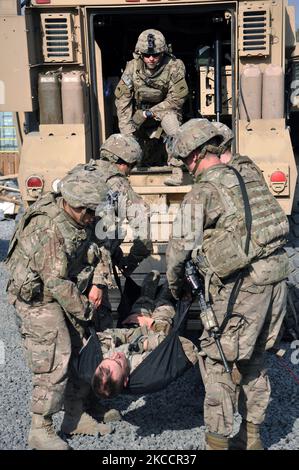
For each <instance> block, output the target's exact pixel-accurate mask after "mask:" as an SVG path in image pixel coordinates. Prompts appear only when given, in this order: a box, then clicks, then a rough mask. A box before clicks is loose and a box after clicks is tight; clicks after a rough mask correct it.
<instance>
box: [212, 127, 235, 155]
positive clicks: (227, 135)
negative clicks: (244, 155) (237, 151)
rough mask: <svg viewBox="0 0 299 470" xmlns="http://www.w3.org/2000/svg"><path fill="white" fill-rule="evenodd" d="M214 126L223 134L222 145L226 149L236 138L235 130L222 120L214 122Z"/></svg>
mask: <svg viewBox="0 0 299 470" xmlns="http://www.w3.org/2000/svg"><path fill="white" fill-rule="evenodd" d="M213 126H215V127H216V129H217V130H218V132H219V134H221V135H222V137H223V142H222V144H221V147H222V149H223V150H224V151H225V150H226V149H227V148H229V147H230V145H231V143H232V140H233V138H234V134H233V131H232V130H231V129H230V128H229V127H228V126H226V125H225V124H223V123H222V122H213Z"/></svg>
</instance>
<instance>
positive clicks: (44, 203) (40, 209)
mask: <svg viewBox="0 0 299 470" xmlns="http://www.w3.org/2000/svg"><path fill="white" fill-rule="evenodd" d="M54 201H55V198H54V195H53V194H52V193H49V194H47V195H46V196H44V197H43V198H41V199H40V200H38V201H37V202H35V204H32V206H31V207H30V208H29V209H28V210H27V211H26V212H25V214H24V215H23V217H22V218H21V220H20V222H19V223H18V225H17V227H16V230H15V232H14V234H13V237H12V239H11V242H10V245H9V249H8V253H7V257H6V261H5V262H6V263H8V262H9V260H10V258H11V256H12V254H13V252H14V250H15V248H16V246H17V244H18V242H19V237H20V234H21V233H22V232H23V230H24V228H25V227H26V226H27V225H28V223H29V222H30V220H31V219H32V218H33V217H35V216H37V215H48V211H47V210H46V208H49V206H50V205H51V204H53V202H54ZM55 205H56V204H55ZM57 211H58V208H57ZM32 248H35V250H34V252H35V253H36V252H37V251H38V247H32Z"/></svg>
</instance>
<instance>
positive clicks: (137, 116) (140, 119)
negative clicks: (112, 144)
mask: <svg viewBox="0 0 299 470" xmlns="http://www.w3.org/2000/svg"><path fill="white" fill-rule="evenodd" d="M132 120H133V122H134V124H135V126H136V128H137V129H139V127H140V126H142V124H143V123H144V121H146V117H145V116H144V114H143V111H142V109H137V111H136V112H135V113H134V115H133V117H132Z"/></svg>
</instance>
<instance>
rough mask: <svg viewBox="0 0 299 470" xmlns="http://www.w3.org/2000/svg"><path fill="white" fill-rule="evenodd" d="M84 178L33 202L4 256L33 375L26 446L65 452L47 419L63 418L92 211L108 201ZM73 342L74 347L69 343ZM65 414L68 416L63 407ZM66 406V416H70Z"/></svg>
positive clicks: (87, 421)
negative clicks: (81, 277)
mask: <svg viewBox="0 0 299 470" xmlns="http://www.w3.org/2000/svg"><path fill="white" fill-rule="evenodd" d="M107 192H108V188H107V186H105V185H104V184H101V187H96V186H95V185H94V184H93V183H91V182H90V181H89V180H86V178H85V176H84V175H80V174H79V173H77V174H76V175H70V176H69V178H68V179H66V180H65V181H64V182H63V184H62V185H61V194H54V193H48V194H46V195H44V196H42V197H41V198H40V199H38V200H37V201H36V202H35V203H34V204H33V205H32V206H30V208H29V209H28V210H27V211H26V212H25V214H24V215H23V217H22V219H21V220H20V222H19V224H18V226H17V229H16V232H15V234H14V236H13V238H12V240H11V243H10V247H9V250H8V257H7V261H6V263H7V267H8V269H9V271H10V280H9V283H8V293H9V299H10V302H11V303H12V304H13V305H14V306H15V308H16V311H17V317H18V320H19V322H18V323H19V325H20V330H21V334H22V337H23V339H24V347H25V351H26V356H27V360H28V366H29V367H30V369H31V371H32V374H33V392H32V402H31V413H32V422H31V429H30V432H29V440H28V442H29V446H30V447H31V448H35V449H44V450H48V449H49V450H54V449H56V450H64V449H69V446H68V444H67V443H66V442H65V441H64V440H63V439H61V438H60V437H59V436H58V435H57V434H56V433H55V431H54V428H53V424H52V415H53V414H54V413H56V412H58V411H60V410H61V407H62V403H63V398H64V392H65V389H66V385H67V377H68V364H69V359H70V356H71V350H72V349H74V348H75V347H77V348H80V347H81V346H82V344H81V343H82V339H83V337H84V334H85V327H87V326H88V325H89V323H90V321H91V319H92V309H91V308H90V304H89V302H88V300H87V297H86V295H84V293H83V292H82V290H81V289H80V288H79V284H80V282H79V281H80V275H81V274H82V272H83V271H84V270H88V269H91V266H90V265H89V259H88V258H89V256H88V253H89V249H90V246H91V245H92V243H93V242H94V239H95V237H94V227H93V225H94V220H95V211H96V209H97V206H98V205H99V204H103V203H105V201H106V198H107ZM75 341H77V343H76V346H74V342H75ZM69 408H71V407H70V406H69ZM69 408H68V404H67V403H65V410H66V411H67V412H68V409H69ZM80 416H81V415H78V416H77V418H78V419H77V421H76V425H77V431H78V432H80V431H81V432H82V429H83V428H82V426H83V425H84V426H85V428H84V432H87V431H88V430H89V431H92V432H93V433H96V434H97V433H98V432H100V428H99V425H98V423H96V422H95V421H94V420H93V419H92V418H91V417H90V416H88V415H86V414H85V415H84V416H83V418H82V420H83V421H84V423H83V422H82V421H81V417H80Z"/></svg>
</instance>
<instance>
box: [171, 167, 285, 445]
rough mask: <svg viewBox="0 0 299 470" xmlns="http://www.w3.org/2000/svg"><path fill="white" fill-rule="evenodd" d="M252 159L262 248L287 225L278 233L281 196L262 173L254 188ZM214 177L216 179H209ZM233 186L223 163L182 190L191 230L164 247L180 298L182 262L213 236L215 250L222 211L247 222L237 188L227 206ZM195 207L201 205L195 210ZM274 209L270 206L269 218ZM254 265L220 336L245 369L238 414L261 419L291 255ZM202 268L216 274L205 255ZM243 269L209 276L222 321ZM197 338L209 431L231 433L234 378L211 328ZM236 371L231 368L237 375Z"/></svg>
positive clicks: (251, 190)
mask: <svg viewBox="0 0 299 470" xmlns="http://www.w3.org/2000/svg"><path fill="white" fill-rule="evenodd" d="M247 165H248V166H247ZM250 165H251V164H250V162H247V163H245V161H244V166H243V171H242V176H244V179H245V184H246V189H248V195H249V201H250V203H252V213H253V232H254V230H256V228H255V227H259V229H258V230H259V234H258V235H259V237H265V239H266V238H267V237H268V238H267V241H264V246H267V242H268V243H269V245H271V243H272V240H275V236H276V234H277V230H282V232H280V234H278V235H277V236H278V237H279V236H282V237H284V236H285V232H286V222H285V217H284V216H283V218H282V215H281V210H280V208H279V209H278V210H277V207H276V201H274V202H273V201H272V200H271V198H272V196H271V194H270V192H269V190H268V189H267V190H266V187H265V186H264V185H263V182H262V181H261V180H260V179H258V178H257V177H256V184H254V185H252V186H251V183H252V182H254V178H252V176H253V174H252V171H251V167H250ZM216 175H217V178H216ZM214 176H215V179H214ZM258 176H259V175H258ZM246 178H247V179H246ZM210 179H211V181H212V182H213V183H214V184H210V183H209V181H210ZM216 181H217V182H216ZM222 183H223V184H222ZM230 183H231V184H230ZM233 187H235V184H234V183H233V178H232V170H230V169H229V168H227V167H225V166H224V165H221V164H219V165H216V166H213V167H211V168H209V169H207V170H206V171H204V172H202V174H201V175H200V176H199V178H198V179H197V183H196V184H195V185H194V187H193V189H192V190H191V192H190V193H188V194H187V195H186V196H185V199H184V201H183V204H182V207H181V211H180V213H179V215H178V217H182V215H183V214H184V213H186V212H188V214H189V217H190V226H189V227H188V231H184V230H183V231H182V233H181V234H178V235H174V236H173V237H172V239H171V240H170V243H169V245H168V249H167V279H168V282H169V287H170V289H171V290H172V292H173V294H174V295H175V296H177V297H179V296H180V295H181V291H182V289H183V279H184V265H185V261H186V260H187V259H189V258H190V256H192V255H197V253H198V247H200V246H201V245H202V244H203V241H204V240H205V236H207V235H208V236H209V237H210V239H211V245H210V246H211V249H213V243H212V240H213V235H217V233H218V231H217V230H218V224H219V225H220V226H221V217H222V216H223V214H224V213H225V211H226V210H227V207H229V208H230V209H233V211H234V207H236V206H237V207H238V212H239V214H240V220H242V218H243V220H244V206H243V199H242V196H241V194H240V193H239V196H238V197H239V202H237V193H235V194H234V197H233V196H232V197H231V199H230V202H231V204H230V205H225V204H224V201H227V195H228V194H230V193H229V191H230V189H231V188H233ZM220 191H221V192H222V193H225V196H226V198H222V197H221V193H220ZM272 199H273V200H274V198H272ZM232 202H233V204H232ZM196 207H201V210H200V211H199V212H198V213H196V210H195V208H196ZM269 207H273V210H271V211H270V212H271V216H270V217H269V216H268V214H269ZM281 218H282V219H281ZM219 221H220V222H219ZM254 224H256V226H254ZM201 230H202V233H201ZM266 234H267V236H266ZM280 246H281V244H280ZM217 249H219V246H218V245H217V237H216V238H214V250H215V252H216V251H217ZM193 250H194V251H193ZM217 253H218V255H217V256H218V257H219V259H220V260H221V259H222V257H223V258H224V254H225V253H223V252H221V250H220V251H219V250H218V252H217ZM225 259H226V258H225ZM225 259H224V261H223V262H225ZM236 262H238V259H237V260H236ZM256 263H257V264H258V267H255V266H254V264H255V263H251V264H250V265H249V267H247V268H244V269H243V270H242V271H241V272H242V279H243V281H242V285H241V289H240V291H239V293H238V295H237V298H236V300H235V302H234V305H233V312H232V317H231V318H230V320H229V321H228V323H227V325H226V327H225V330H224V333H223V335H222V337H221V345H222V347H223V350H224V353H225V355H226V357H227V359H228V361H229V363H230V365H231V366H232V365H234V371H236V369H237V371H238V374H237V375H239V377H240V375H241V381H240V394H239V404H238V409H239V412H240V413H241V415H242V416H243V418H244V419H246V420H248V421H250V422H252V423H255V424H260V423H262V421H263V420H264V415H265V411H266V408H267V405H268V402H269V396H270V386H269V381H268V377H267V373H266V370H265V366H264V352H265V350H267V349H269V348H271V347H272V346H273V345H274V343H275V341H276V340H277V338H278V336H279V331H280V327H281V324H282V321H283V318H284V315H285V310H286V285H285V281H284V280H283V279H284V278H285V277H286V275H287V263H286V254H285V253H284V251H283V250H281V249H277V250H276V251H275V250H274V252H273V253H272V254H269V255H268V256H265V257H264V258H263V257H261V259H258V256H257V261H256ZM200 267H201V270H202V273H203V274H205V273H210V274H211V273H213V272H214V270H213V269H210V266H209V263H208V258H206V259H205V262H203V263H202V264H200ZM212 268H213V267H212ZM256 268H257V269H256ZM239 272H240V270H238V269H236V270H235V273H234V274H232V275H230V276H228V277H227V278H224V279H221V280H220V279H219V277H218V276H216V275H215V274H213V275H212V277H211V282H210V284H209V286H208V288H209V296H210V300H211V303H212V308H213V310H214V311H215V315H216V317H217V319H218V322H219V324H220V325H221V323H222V320H223V318H224V316H225V314H226V312H227V308H228V300H229V297H230V293H231V290H232V288H233V285H234V282H235V280H236V277H237V275H238V273H239ZM200 339H201V348H202V354H205V355H206V360H205V367H206V371H205V377H204V382H205V387H206V397H205V404H204V417H205V423H206V425H207V428H208V431H209V432H213V433H217V434H221V435H223V436H229V435H230V433H231V432H232V425H233V414H234V411H235V409H236V406H237V402H236V380H235V378H234V379H232V377H231V376H230V375H229V374H227V373H225V370H224V367H223V365H222V363H221V359H220V357H219V353H218V349H217V347H216V346H215V343H214V340H213V339H212V338H211V337H210V336H209V334H208V332H206V331H204V332H203V334H202V336H201V338H200ZM235 375H236V374H233V377H235Z"/></svg>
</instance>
